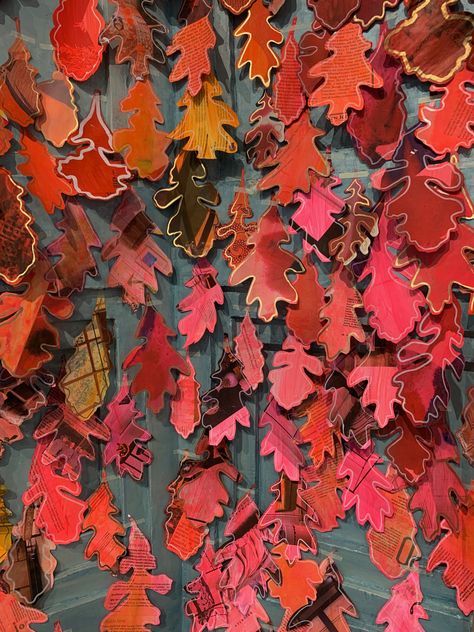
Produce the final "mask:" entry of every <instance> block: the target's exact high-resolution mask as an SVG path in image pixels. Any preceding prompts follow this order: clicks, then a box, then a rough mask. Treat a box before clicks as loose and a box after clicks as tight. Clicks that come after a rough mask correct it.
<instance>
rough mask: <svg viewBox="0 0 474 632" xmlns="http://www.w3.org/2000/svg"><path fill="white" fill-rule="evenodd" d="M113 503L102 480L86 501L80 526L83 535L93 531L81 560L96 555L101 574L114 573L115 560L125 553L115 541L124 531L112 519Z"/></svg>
mask: <svg viewBox="0 0 474 632" xmlns="http://www.w3.org/2000/svg"><path fill="white" fill-rule="evenodd" d="M113 501H114V496H113V494H112V491H111V490H110V487H109V484H108V483H107V481H106V480H103V481H102V482H101V484H100V485H99V487H98V488H97V489H96V490H95V491H94V492H93V493H92V494H91V496H89V498H88V499H87V514H86V516H85V518H84V522H83V523H82V530H83V531H87V530H89V529H92V530H93V531H94V533H93V535H92V537H91V539H90V540H89V542H88V543H87V546H86V548H85V550H84V557H85V559H86V560H90V559H92V558H93V557H94V555H96V556H97V563H98V565H99V568H100V570H101V571H104V570H116V566H117V562H118V559H119V557H122V555H123V554H124V553H126V551H127V547H126V546H125V545H124V544H123V543H122V542H121V541H120V540H118V539H117V538H118V537H122V536H124V535H125V529H124V528H123V526H122V523H121V522H119V521H118V520H117V518H116V517H115V516H116V515H117V513H118V509H117V507H116V506H115V505H114V502H113Z"/></svg>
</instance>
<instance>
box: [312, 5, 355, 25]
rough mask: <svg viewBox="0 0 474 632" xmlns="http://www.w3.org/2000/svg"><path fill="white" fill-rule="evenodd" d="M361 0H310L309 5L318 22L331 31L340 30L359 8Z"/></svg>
mask: <svg viewBox="0 0 474 632" xmlns="http://www.w3.org/2000/svg"><path fill="white" fill-rule="evenodd" d="M359 4H360V0H340V1H339V2H331V0H308V7H309V8H310V9H312V10H313V11H314V18H315V20H317V23H319V24H321V26H322V27H324V28H325V29H328V30H329V31H337V30H339V29H340V28H341V27H342V26H343V25H344V24H345V23H346V22H347V21H348V20H349V18H350V17H351V15H352V14H353V13H354V11H355V10H356V9H358V8H359Z"/></svg>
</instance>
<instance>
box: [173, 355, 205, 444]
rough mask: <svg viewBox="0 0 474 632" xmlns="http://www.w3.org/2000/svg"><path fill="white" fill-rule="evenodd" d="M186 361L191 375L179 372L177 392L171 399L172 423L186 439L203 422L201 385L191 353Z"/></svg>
mask: <svg viewBox="0 0 474 632" xmlns="http://www.w3.org/2000/svg"><path fill="white" fill-rule="evenodd" d="M186 362H187V363H188V366H189V375H184V374H183V373H180V374H179V377H178V379H177V381H176V387H177V388H176V394H175V395H173V397H172V398H171V399H170V406H171V414H170V423H171V424H172V425H173V426H174V428H175V430H176V432H177V433H178V434H180V435H181V436H182V437H183V438H184V439H187V438H188V437H189V435H190V434H192V433H193V432H194V429H195V428H196V426H198V425H199V424H200V423H201V398H200V397H199V389H200V387H201V385H200V384H199V382H198V381H197V380H196V371H195V370H194V366H193V364H192V362H191V358H190V357H189V355H188V356H187V357H186Z"/></svg>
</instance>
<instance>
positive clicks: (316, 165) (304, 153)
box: [257, 110, 330, 206]
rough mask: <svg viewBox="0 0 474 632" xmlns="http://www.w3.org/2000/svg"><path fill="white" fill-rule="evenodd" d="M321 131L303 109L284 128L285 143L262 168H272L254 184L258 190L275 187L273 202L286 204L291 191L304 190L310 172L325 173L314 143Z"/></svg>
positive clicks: (326, 168)
mask: <svg viewBox="0 0 474 632" xmlns="http://www.w3.org/2000/svg"><path fill="white" fill-rule="evenodd" d="M323 135H324V132H323V131H321V130H320V129H319V128H317V127H313V126H312V125H311V120H310V118H309V112H308V111H307V110H306V111H304V112H303V114H302V115H301V116H300V118H299V119H298V120H297V121H295V122H294V123H292V124H291V125H290V126H289V127H288V128H287V129H286V131H285V141H286V145H283V146H282V147H280V148H279V150H278V152H277V154H276V155H275V157H274V158H273V157H272V158H268V159H267V160H266V161H265V162H264V163H263V164H262V167H272V170H271V171H270V172H269V173H267V174H266V175H264V176H263V178H262V179H261V180H259V182H258V184H257V189H258V190H259V191H267V190H268V189H273V188H277V189H278V193H277V194H276V196H275V202H277V203H278V204H281V205H283V206H286V205H287V204H290V203H291V202H292V201H293V195H294V193H295V191H303V192H305V193H308V191H309V190H310V187H311V174H318V175H321V176H325V177H326V176H329V173H330V167H329V163H328V161H327V160H326V158H325V157H324V156H323V155H322V154H321V152H320V151H319V149H318V148H317V147H316V145H315V144H314V141H315V139H316V138H319V137H320V136H323Z"/></svg>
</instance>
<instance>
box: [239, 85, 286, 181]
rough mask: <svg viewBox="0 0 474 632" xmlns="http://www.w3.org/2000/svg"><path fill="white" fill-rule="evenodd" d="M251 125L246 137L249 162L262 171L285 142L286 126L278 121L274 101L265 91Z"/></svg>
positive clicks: (254, 112)
mask: <svg viewBox="0 0 474 632" xmlns="http://www.w3.org/2000/svg"><path fill="white" fill-rule="evenodd" d="M249 123H250V124H251V125H252V127H251V128H250V129H249V131H248V132H246V134H245V136H244V143H245V145H246V147H247V160H248V162H251V163H253V166H254V167H255V169H262V168H263V166H264V165H265V163H266V162H267V160H269V159H271V158H275V156H276V155H277V152H278V148H279V146H280V143H282V142H283V141H284V140H285V126H284V124H283V123H282V121H279V120H278V117H277V115H276V112H275V109H274V108H273V105H272V99H271V97H269V96H268V94H267V93H266V92H265V91H264V92H263V94H262V96H261V98H260V99H259V100H258V102H257V109H256V110H254V111H253V112H252V114H251V115H250V116H249ZM249 145H250V147H249Z"/></svg>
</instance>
